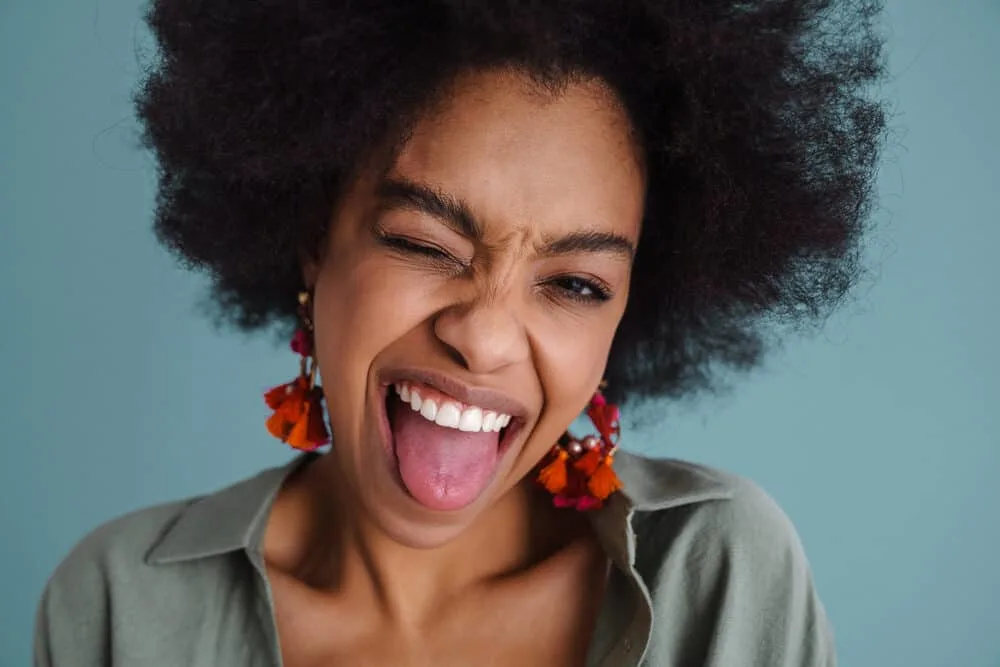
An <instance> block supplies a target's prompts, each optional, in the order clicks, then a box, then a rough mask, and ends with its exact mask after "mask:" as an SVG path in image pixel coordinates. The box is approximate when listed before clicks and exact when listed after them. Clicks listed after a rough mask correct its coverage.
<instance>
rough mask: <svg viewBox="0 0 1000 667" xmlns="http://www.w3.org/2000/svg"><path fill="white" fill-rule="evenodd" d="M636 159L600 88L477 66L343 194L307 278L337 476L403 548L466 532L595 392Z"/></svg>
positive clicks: (635, 211)
mask: <svg viewBox="0 0 1000 667" xmlns="http://www.w3.org/2000/svg"><path fill="white" fill-rule="evenodd" d="M636 155H637V154H636V149H635V145H634V142H633V141H632V138H631V136H630V134H629V126H628V122H627V120H626V117H625V115H624V113H623V112H622V111H621V110H620V108H619V107H618V106H617V104H616V103H615V100H614V97H613V96H612V95H611V94H610V93H609V92H608V91H607V90H606V89H605V88H604V87H603V86H601V85H600V84H598V83H596V82H581V83H574V84H571V85H569V86H568V88H566V90H565V91H564V92H562V93H560V94H558V95H555V96H553V95H551V94H547V93H541V92H539V90H538V89H537V88H536V87H534V86H532V85H531V84H530V83H528V81H527V80H526V79H524V78H522V77H521V76H520V75H516V74H512V73H498V72H491V73H479V74H475V75H468V76H466V77H463V78H462V79H460V80H459V81H458V82H457V83H456V85H455V86H454V88H453V91H452V94H451V95H449V96H448V98H447V101H446V102H445V103H444V104H440V105H438V106H436V107H435V109H434V111H433V112H432V113H429V114H428V115H426V116H425V117H424V118H423V119H422V120H421V121H420V122H419V123H418V124H417V125H416V126H415V128H414V131H413V133H412V135H411V136H410V137H409V139H408V140H407V142H406V143H405V145H404V146H403V147H402V148H401V150H400V151H399V153H398V155H397V157H396V159H395V160H394V162H393V163H392V165H391V166H390V167H389V168H388V169H383V170H381V171H379V172H378V173H375V172H374V171H373V172H371V173H366V174H363V175H362V176H361V177H360V178H359V179H358V180H357V182H356V183H355V184H354V186H353V187H352V188H351V189H350V190H349V191H348V192H347V193H345V196H344V197H343V198H342V200H341V202H340V205H339V206H338V208H337V211H336V212H335V216H334V220H333V224H332V226H331V232H330V237H329V240H328V245H327V247H326V248H325V252H324V253H323V254H322V259H321V261H320V263H319V264H318V265H317V266H312V267H307V269H306V275H307V281H309V282H310V283H313V285H314V288H315V295H314V309H315V312H314V320H315V326H316V330H315V333H316V350H317V358H318V360H319V366H320V374H321V377H322V381H323V386H324V389H325V392H326V398H327V405H328V408H329V413H330V421H331V425H332V429H333V433H334V443H335V444H334V447H333V451H332V454H331V455H332V456H333V457H335V459H336V461H337V464H338V466H339V468H340V471H341V478H342V483H343V484H346V485H348V487H349V491H350V493H351V496H352V497H353V498H354V499H356V501H357V502H358V503H359V505H360V508H361V509H362V510H363V511H364V512H365V513H366V514H367V515H368V517H369V518H370V519H371V520H373V521H374V523H375V524H377V525H378V526H379V527H380V528H381V529H382V530H383V531H385V532H386V533H388V534H389V535H390V536H391V537H392V538H393V539H395V540H397V541H400V542H402V543H405V544H409V545H412V546H433V545H438V544H442V543H444V542H447V541H448V540H450V539H452V538H454V537H455V536H457V535H458V534H459V533H460V532H461V531H462V530H463V529H464V528H465V527H466V526H468V525H469V524H470V523H472V522H473V520H474V519H475V518H476V517H477V516H479V515H480V514H482V513H483V512H484V511H485V510H486V509H488V508H489V507H491V506H492V505H494V504H495V503H496V501H498V500H499V499H500V498H502V497H503V496H504V494H506V493H507V492H508V491H510V490H511V489H512V488H513V487H514V486H516V485H517V484H518V483H519V482H520V481H521V480H522V479H524V477H525V476H526V475H528V474H529V473H530V472H531V470H532V468H533V467H534V466H535V465H536V464H537V463H538V461H539V459H540V458H541V457H542V456H543V455H544V454H545V453H546V452H547V451H548V450H549V449H550V448H551V447H552V445H553V444H554V443H555V441H556V439H557V438H558V437H559V435H560V434H561V433H562V432H563V431H564V430H565V429H566V428H567V426H568V425H569V423H570V422H571V421H572V420H573V419H574V418H575V417H576V416H577V415H578V414H579V413H580V411H581V410H582V409H583V408H584V406H585V405H586V403H587V401H588V400H589V398H590V396H591V395H592V394H593V392H594V391H595V389H596V388H597V386H598V384H599V382H600V380H601V376H602V373H603V372H604V365H605V362H606V360H607V355H608V350H609V348H610V345H611V341H612V337H613V336H614V333H615V329H616V327H617V326H618V323H619V321H620V319H621V317H622V313H623V311H624V309H625V303H626V300H627V297H628V286H629V276H630V270H631V267H632V256H633V253H634V250H635V247H636V242H637V238H638V234H639V226H640V221H641V218H642V209H643V199H644V181H643V176H642V172H641V169H640V166H639V163H638V160H637V157H636ZM400 393H402V396H400ZM505 424H506V426H504V425H505ZM498 429H499V430H498Z"/></svg>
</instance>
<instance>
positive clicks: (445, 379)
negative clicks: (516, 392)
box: [379, 368, 528, 421]
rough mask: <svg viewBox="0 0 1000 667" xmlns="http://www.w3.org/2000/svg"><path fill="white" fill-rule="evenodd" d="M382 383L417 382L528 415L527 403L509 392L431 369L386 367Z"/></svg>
mask: <svg viewBox="0 0 1000 667" xmlns="http://www.w3.org/2000/svg"><path fill="white" fill-rule="evenodd" d="M379 382H380V383H381V385H382V387H383V388H387V387H389V386H390V385H392V384H395V383H396V382H416V383H419V384H425V385H427V386H429V387H431V388H433V389H436V390H438V391H440V392H441V393H443V394H448V395H449V396H452V397H453V398H455V399H456V400H458V401H460V402H462V403H465V404H466V405H475V406H477V407H480V408H484V409H486V410H492V411H494V412H498V413H501V412H502V413H505V414H508V415H510V416H511V417H512V418H513V419H516V420H519V421H524V420H525V418H526V417H527V415H528V408H527V406H525V405H524V403H522V402H521V401H519V400H517V399H516V398H515V397H513V396H511V395H510V394H508V393H506V392H503V391H500V390H498V389H491V388H488V387H476V386H473V385H470V384H468V383H465V382H463V381H461V380H459V379H458V378H456V377H454V376H453V375H449V374H447V373H442V372H441V371H435V370H431V369H428V368H393V369H385V370H383V371H382V372H381V373H379Z"/></svg>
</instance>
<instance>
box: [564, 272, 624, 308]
mask: <svg viewBox="0 0 1000 667" xmlns="http://www.w3.org/2000/svg"><path fill="white" fill-rule="evenodd" d="M548 284H549V285H552V286H554V287H555V288H556V289H558V290H560V291H561V292H562V293H563V296H565V297H566V298H568V299H572V300H573V301H579V302H581V303H584V304H599V303H604V302H605V301H609V300H610V299H611V297H612V296H613V295H612V293H611V290H610V288H608V287H607V286H606V285H604V284H602V283H601V282H599V281H597V280H592V279H589V278H581V277H580V276H559V277H558V278H553V279H551V280H549V281H548ZM571 285H575V288H574V287H572V286H571ZM585 290H590V294H583V291H585Z"/></svg>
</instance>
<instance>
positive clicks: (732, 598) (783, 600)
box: [634, 459, 834, 666]
mask: <svg viewBox="0 0 1000 667" xmlns="http://www.w3.org/2000/svg"><path fill="white" fill-rule="evenodd" d="M640 463H641V465H642V466H643V467H644V468H646V469H647V471H648V474H649V475H650V476H651V477H652V478H655V479H664V480H672V482H673V483H675V484H678V485H679V486H680V488H687V489H688V492H684V493H678V492H677V491H676V490H673V491H672V490H670V489H667V488H664V489H663V490H662V497H663V499H664V501H663V502H661V503H660V504H659V505H656V504H650V505H646V509H643V508H642V506H637V509H636V514H635V517H634V530H635V535H636V553H635V567H636V570H637V571H638V573H639V574H640V576H641V578H642V579H643V581H644V583H645V584H646V587H647V588H648V590H649V594H650V598H651V601H652V603H653V607H654V609H658V610H659V611H660V613H661V614H665V615H666V616H667V617H669V618H671V619H672V621H671V623H670V624H669V627H668V626H667V625H664V626H663V627H658V628H656V632H655V633H654V638H653V643H654V650H661V651H665V650H672V651H674V650H683V652H684V653H683V655H684V656H689V657H687V658H685V659H687V660H688V661H689V662H690V664H712V665H715V664H719V665H723V664H745V665H782V666H783V665H796V666H798V665H810V666H812V665H832V664H834V657H833V640H832V633H831V631H830V628H829V625H828V621H827V618H826V614H825V611H824V609H823V606H822V604H821V603H820V601H819V598H818V595H817V593H816V589H815V585H814V581H813V576H812V573H811V570H810V566H809V562H808V559H807V558H806V554H805V551H804V549H803V546H802V543H801V540H800V539H799V535H798V532H797V531H796V529H795V527H794V525H793V524H792V522H791V520H790V519H789V518H788V515H787V514H786V513H785V512H784V511H783V510H782V508H781V507H780V506H779V505H778V503H777V502H775V500H774V499H773V498H772V497H771V496H770V495H769V494H768V493H767V492H766V491H764V490H763V489H762V488H761V487H760V486H759V485H757V484H756V483H754V482H753V481H751V480H748V479H746V478H743V477H740V476H739V475H734V474H731V473H727V472H724V471H721V470H716V469H713V468H708V467H705V466H700V465H697V464H692V463H687V462H684V461H675V460H663V459H661V460H657V459H643V460H642V461H641V462H640ZM692 490H694V492H693V491H692ZM646 500H650V499H649V498H647V499H646ZM667 647H669V649H668V648H667ZM709 651H711V652H715V653H716V654H717V656H716V657H717V661H714V662H713V661H712V660H709V659H708V658H707V657H705V658H704V659H701V657H699V660H700V661H694V660H693V659H692V658H690V656H705V655H707V654H706V653H705V652H709ZM727 660H728V661H727ZM685 664H688V663H685Z"/></svg>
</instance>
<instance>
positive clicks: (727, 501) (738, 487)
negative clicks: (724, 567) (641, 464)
mask: <svg viewBox="0 0 1000 667" xmlns="http://www.w3.org/2000/svg"><path fill="white" fill-rule="evenodd" d="M645 465H646V467H647V468H648V469H649V470H650V471H651V474H652V476H653V477H655V478H657V479H661V480H664V484H663V488H662V489H661V493H662V496H661V501H660V502H658V503H657V502H649V501H648V500H647V502H646V503H643V504H639V505H637V514H638V517H637V521H636V528H637V530H641V532H642V534H643V536H644V537H645V538H647V545H646V546H648V547H649V548H650V549H652V551H654V552H657V551H661V549H662V548H665V547H666V546H667V545H666V544H665V543H664V541H665V540H667V539H668V538H669V539H670V540H675V539H677V538H679V537H683V538H684V539H690V540H694V541H697V542H698V543H699V544H700V546H703V547H706V548H708V547H711V549H712V550H713V551H718V550H720V549H726V550H731V551H735V552H736V553H737V554H738V555H739V556H740V557H743V556H748V557H749V556H752V555H753V554H754V553H757V552H758V551H761V550H763V551H765V552H766V553H767V554H769V556H772V557H773V556H774V555H775V554H776V552H777V550H778V549H779V548H781V549H784V550H788V551H790V552H795V553H797V554H801V551H802V547H801V544H800V541H799V537H798V533H797V531H796V530H795V527H794V525H793V524H792V522H791V520H790V519H789V518H788V515H787V514H786V513H785V511H784V510H783V509H782V508H781V507H780V506H779V505H778V503H777V502H776V501H775V500H774V498H772V497H771V496H770V494H768V493H767V492H766V491H764V489H762V488H761V487H760V486H759V485H758V484H757V483H755V482H753V481H751V480H749V479H746V478H744V477H741V476H739V475H735V474H732V473H728V472H725V471H722V470H718V469H715V468H709V467H706V466H701V465H697V464H694V463H689V462H686V461H678V460H671V459H645Z"/></svg>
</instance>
